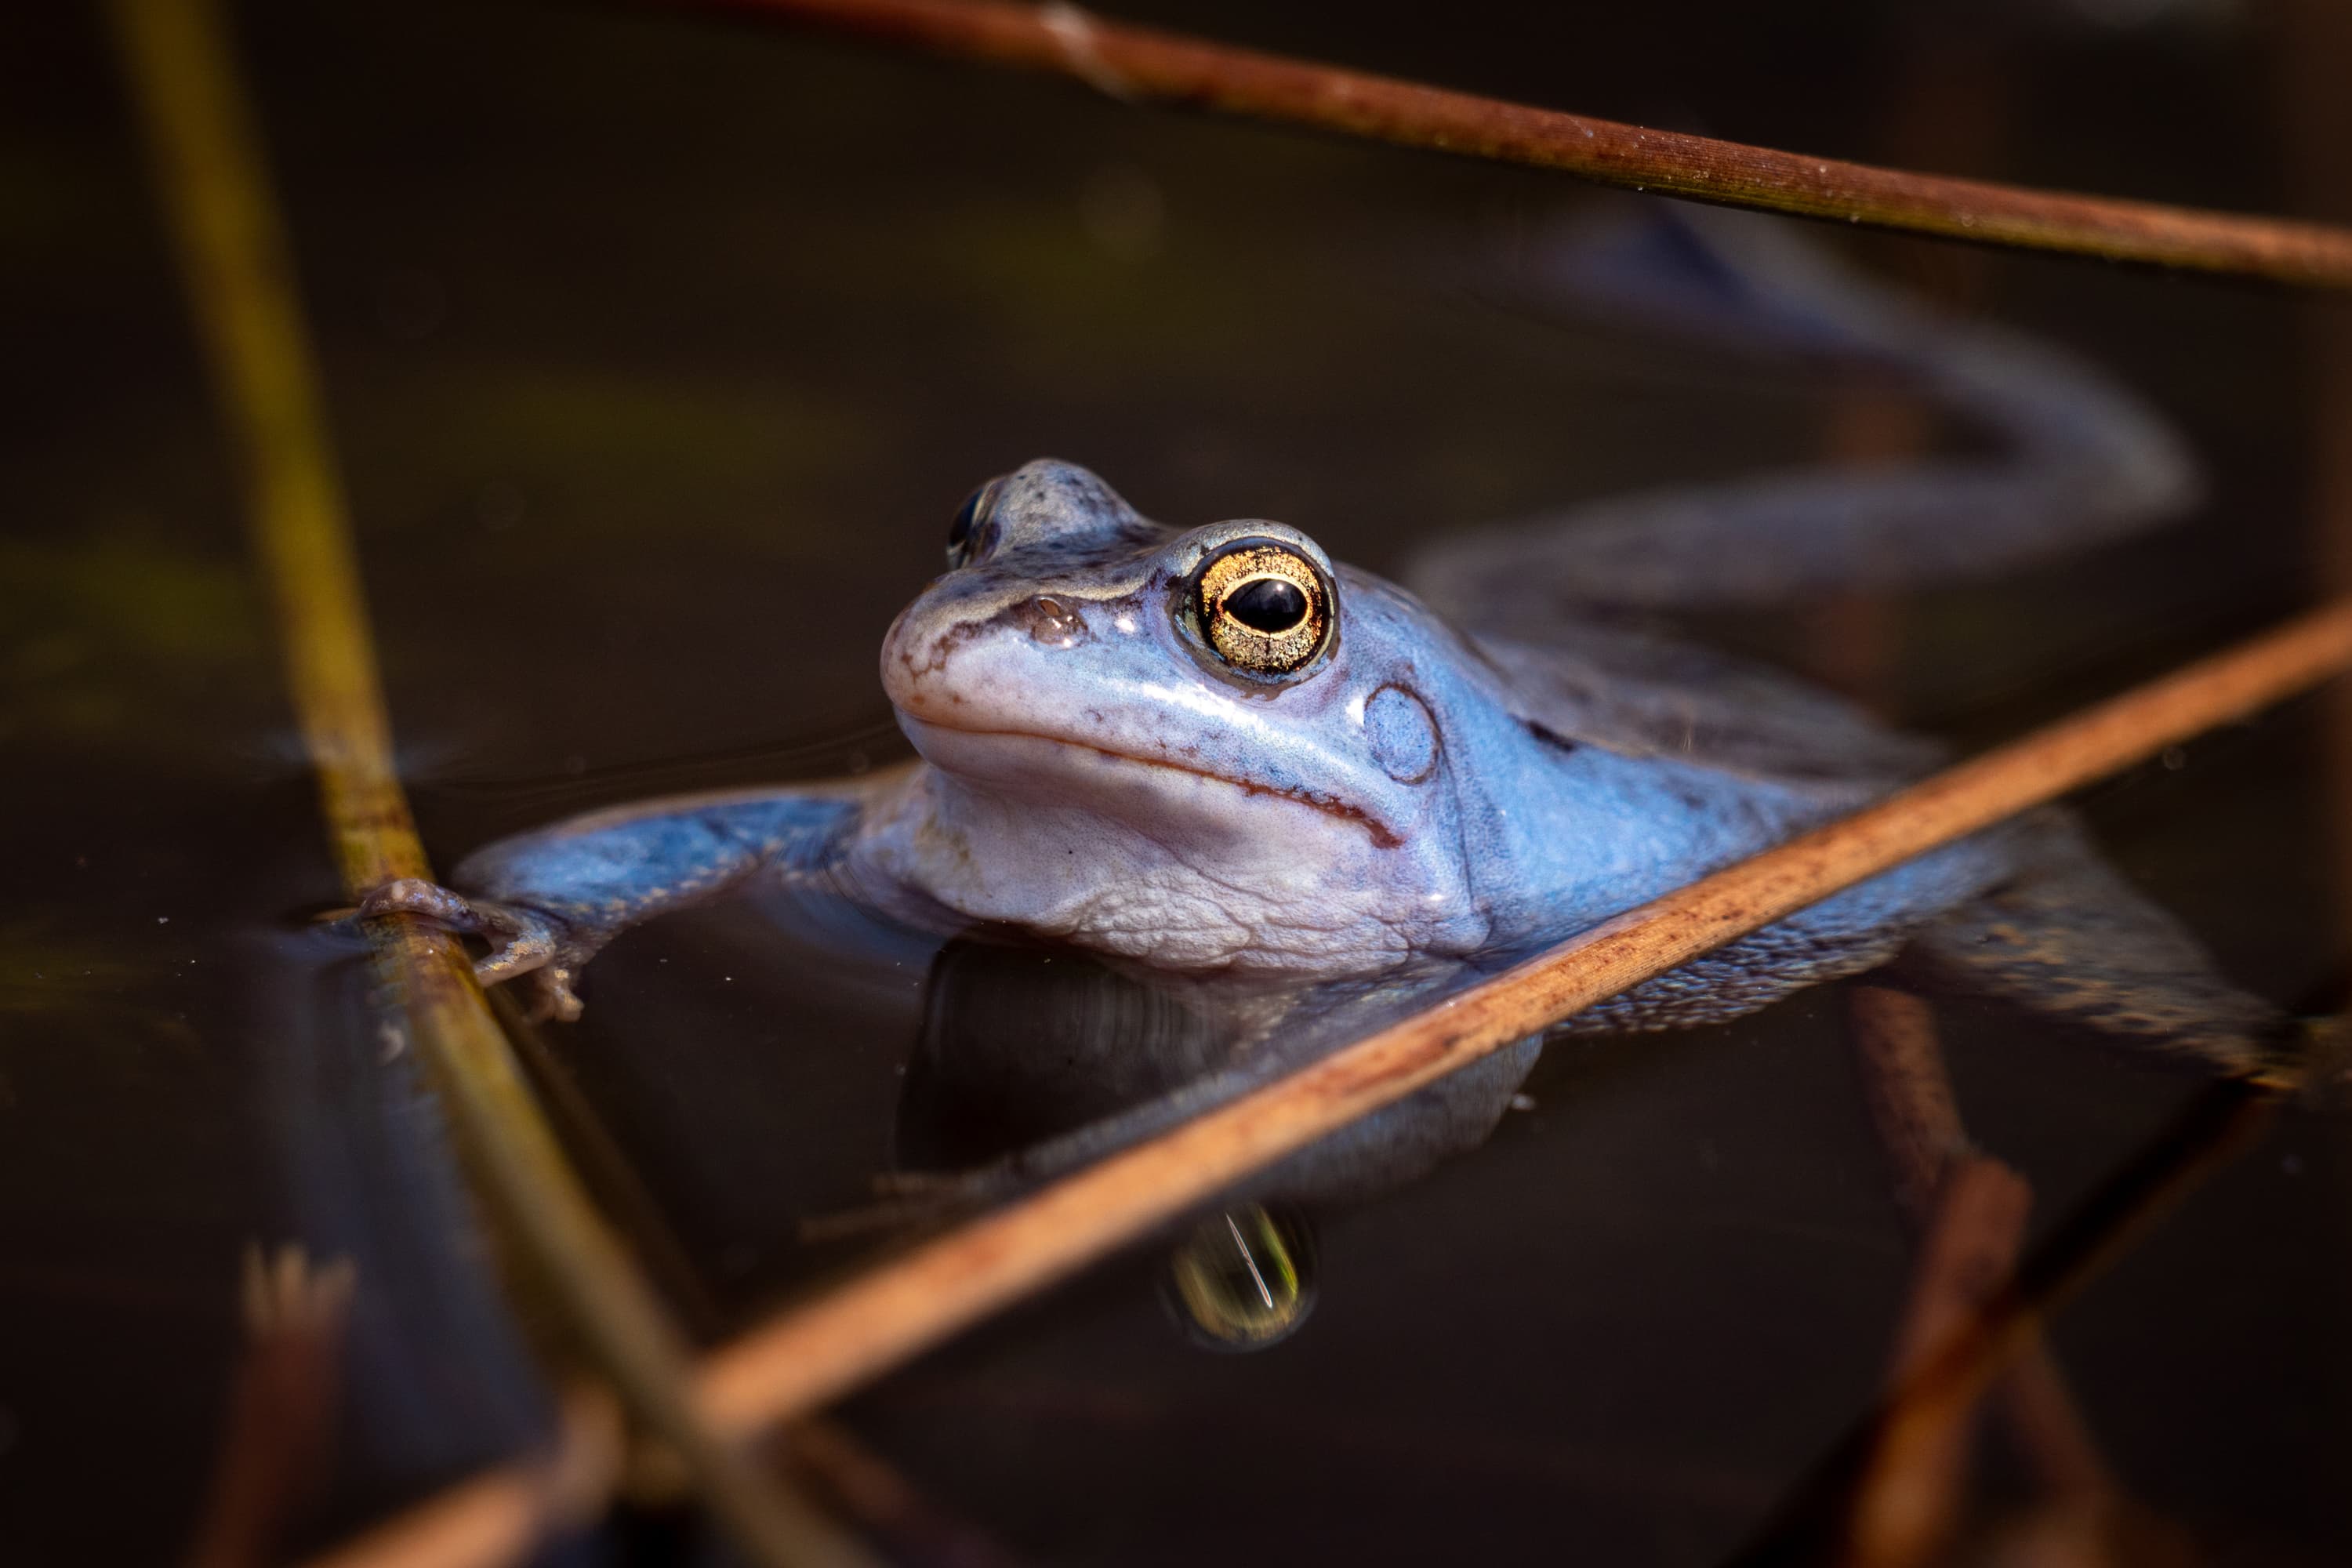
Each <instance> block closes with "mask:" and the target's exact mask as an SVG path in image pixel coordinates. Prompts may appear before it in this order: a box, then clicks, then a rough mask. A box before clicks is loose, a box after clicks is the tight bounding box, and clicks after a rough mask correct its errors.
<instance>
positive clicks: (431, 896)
mask: <svg viewBox="0 0 2352 1568" xmlns="http://www.w3.org/2000/svg"><path fill="white" fill-rule="evenodd" d="M359 912H360V915H361V917H362V919H372V918H373V917H375V916H378V915H415V916H417V917H418V918H419V919H422V920H428V921H433V922H434V923H435V924H436V925H442V926H446V927H448V928H449V929H450V930H451V931H464V932H466V933H467V934H468V935H476V934H479V933H480V932H482V931H484V930H486V929H487V928H486V927H485V925H484V922H483V919H482V916H481V913H480V911H478V910H476V908H475V907H474V905H473V904H472V903H471V902H470V901H469V900H467V898H466V897H465V895H463V894H462V893H453V892H451V891H450V890H449V889H446V888H445V887H443V886H442V885H441V884H440V883H438V882H428V881H426V880H425V879H423V878H422V877H403V878H401V879H399V880H397V881H392V882H386V883H385V884H384V885H383V887H381V888H376V889H372V890H370V892H369V893H368V895H367V897H365V898H363V899H362V900H360V908H359Z"/></svg>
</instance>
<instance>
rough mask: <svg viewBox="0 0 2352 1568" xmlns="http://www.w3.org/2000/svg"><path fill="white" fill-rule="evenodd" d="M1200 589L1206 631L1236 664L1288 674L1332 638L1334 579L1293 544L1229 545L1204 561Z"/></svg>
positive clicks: (1221, 654) (1220, 653) (1196, 590)
mask: <svg viewBox="0 0 2352 1568" xmlns="http://www.w3.org/2000/svg"><path fill="white" fill-rule="evenodd" d="M1192 593H1193V602H1194V607H1195V609H1196V611H1197V613H1198V614H1199V616H1200V617H1201V634H1202V636H1203V637H1206V638H1207V639H1208V643H1209V646H1210V647H1213V648H1214V649H1215V650H1216V652H1217V657H1218V658H1222V659H1223V660H1224V661H1225V662H1226V663H1227V664H1230V665H1232V666H1233V667H1234V668H1236V669H1244V670H1248V671H1250V672H1252V673H1253V674H1257V675H1288V674H1290V673H1291V672H1292V671H1294V670H1297V669H1302V668H1305V667H1306V666H1307V664H1309V663H1310V662H1312V661H1313V659H1314V658H1315V656H1316V655H1317V654H1319V653H1321V652H1322V651H1323V647H1324V645H1325V644H1326V643H1327V642H1328V641H1329V640H1330V631H1331V588H1330V583H1329V580H1328V578H1326V577H1325V576H1324V575H1323V574H1322V572H1321V570H1320V569H1319V568H1318V567H1317V566H1316V564H1315V563H1313V562H1312V561H1309V560H1308V559H1307V557H1306V556H1304V555H1301V554H1299V553H1298V552H1297V551H1295V550H1292V549H1289V548H1288V547H1286V546H1285V545H1281V544H1276V543H1275V542H1271V541H1267V540H1244V541H1243V542H1240V543H1238V544H1234V545H1230V546H1228V547H1227V548H1226V549H1225V550H1224V551H1223V552H1222V553H1220V554H1217V555H1213V556H1212V557H1210V558H1209V560H1208V561H1207V562H1206V563H1203V564H1202V568H1201V573H1200V575H1199V577H1198V578H1196V579H1195V580H1194V587H1193V590H1192Z"/></svg>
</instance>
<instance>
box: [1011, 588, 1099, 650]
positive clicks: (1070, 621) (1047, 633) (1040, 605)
mask: <svg viewBox="0 0 2352 1568" xmlns="http://www.w3.org/2000/svg"><path fill="white" fill-rule="evenodd" d="M1006 615H1007V616H1008V618H1009V619H1011V620H1012V621H1013V622H1014V623H1015V624H1016V625H1019V626H1026V627H1028V628H1029V635H1030V636H1031V637H1034V638H1035V639H1036V640H1037V641H1039V642H1041V643H1044V644H1045V645H1046V646H1047V647H1076V646H1077V645H1078V644H1080V643H1082V642H1084V641H1086V639H1087V623H1086V620H1085V618H1084V617H1083V616H1080V615H1079V614H1078V611H1077V606H1076V605H1072V604H1070V603H1069V602H1068V601H1066V600H1063V599H1057V598H1055V597H1054V595H1051V594H1040V595H1037V596H1036V597H1035V598H1034V599H1024V600H1023V601H1022V602H1021V603H1020V604H1018V605H1013V608H1012V609H1011V610H1009V611H1007V612H1006Z"/></svg>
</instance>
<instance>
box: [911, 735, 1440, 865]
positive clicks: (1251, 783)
mask: <svg viewBox="0 0 2352 1568" xmlns="http://www.w3.org/2000/svg"><path fill="white" fill-rule="evenodd" d="M899 721H900V723H901V724H902V725H904V726H905V727H906V728H907V731H908V739H909V740H911V741H913V742H915V749H916V750H917V751H919V752H922V753H923V756H924V758H925V759H926V760H927V761H929V763H931V765H932V766H933V767H936V768H938V769H940V771H941V772H942V773H953V774H957V775H959V776H961V775H963V774H964V773H966V772H967V769H966V768H965V767H961V766H959V765H958V763H959V761H966V762H968V761H970V759H958V758H956V757H954V755H953V752H954V750H955V745H956V742H947V743H946V744H944V745H941V744H939V743H938V742H932V743H930V744H926V740H927V738H928V737H930V736H933V735H938V736H941V737H944V736H956V737H959V738H961V739H962V740H966V741H978V742H983V743H984V742H991V741H1011V742H1033V743H1035V744H1039V745H1046V746H1053V747H1056V748H1059V749H1060V750H1062V751H1065V752H1076V753H1080V754H1091V755H1093V756H1096V757H1099V758H1101V759H1102V760H1104V761H1105V762H1108V763H1114V764H1117V763H1124V764H1126V765H1128V766H1130V767H1139V768H1155V769H1158V770H1160V771H1161V772H1163V773H1181V774H1185V775H1187V776H1189V777H1192V778H1197V779H1208V780H1210V781H1212V782H1213V783H1216V784H1231V785H1232V786H1233V787H1234V788H1235V789H1238V790H1240V791H1241V792H1242V793H1244V795H1259V796H1265V797H1269V798H1273V799H1277V800H1287V801H1290V802H1292V803H1293V804H1295V805H1303V806H1306V807H1307V809H1308V810H1310V811H1318V812H1320V813H1322V814H1323V815H1324V816H1328V817H1331V818H1333V819H1335V820H1337V821H1339V822H1344V823H1347V824H1349V825H1350V826H1355V827H1360V828H1361V829H1363V831H1364V835H1365V837H1368V838H1370V840H1371V841H1372V847H1374V848H1376V849H1396V848H1401V847H1402V846H1403V844H1404V839H1403V837H1402V836H1401V835H1400V834H1399V833H1398V832H1397V831H1396V830H1395V829H1394V828H1392V827H1391V826H1389V825H1388V824H1387V823H1385V822H1382V821H1381V819H1380V818H1379V817H1377V816H1373V815H1372V814H1371V813H1370V812H1369V811H1366V810H1365V809H1364V808H1363V807H1362V806H1360V805H1356V804H1355V803H1353V802H1352V801H1345V800H1340V799H1338V798H1336V797H1334V796H1332V795H1326V794H1323V793H1321V792H1319V791H1316V790H1310V789H1305V788H1301V787H1299V786H1297V785H1285V784H1266V783H1264V782H1262V781H1259V780H1256V779H1237V778H1234V776H1233V775H1231V774H1230V773H1218V772H1216V771H1215V770H1214V769H1213V768H1203V767H1199V766H1196V765H1194V764H1192V763H1181V762H1176V761H1174V760H1172V759H1171V758H1167V757H1146V756H1139V755H1138V754H1137V753H1135V752H1122V751H1118V750H1116V749H1114V748H1112V747H1108V746H1104V745H1099V744H1097V743H1096V742H1092V741H1076V740H1072V739H1070V738H1069V737H1067V736H1066V735H1053V734H1048V733H1046V732H1045V731H1042V730H984V729H979V728H976V727H966V726H964V725H961V724H943V723H940V721H938V720H936V719H917V718H914V717H913V716H912V715H910V714H908V713H905V712H903V711H902V712H901V713H900V714H899ZM998 776H1000V777H1001V776H1002V775H1001V773H1000V774H999V775H998Z"/></svg>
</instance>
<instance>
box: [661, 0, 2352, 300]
mask: <svg viewBox="0 0 2352 1568" xmlns="http://www.w3.org/2000/svg"><path fill="white" fill-rule="evenodd" d="M678 3H683V4H687V5H694V6H697V7H699V8H702V9H708V10H716V11H724V12H729V13H733V14H737V15H741V16H755V17H759V18H762V19H767V20H774V21H781V22H793V23H798V24H801V25H803V26H812V27H822V28H824V29H826V30H828V31H832V32H837V33H844V34H849V35H854V36H856V37H863V38H869V39H873V40H875V41H877V42H880V43H887V44H893V45H898V46H901V47H909V48H918V49H924V50H928V51H929V52H931V53H934V54H940V55H949V56H953V57H955V58H961V59H970V60H977V61H981V62H982V63H985V64H989V65H998V66H1009V67H1012V68H1015V69H1020V70H1033V71H1044V72H1047V73H1050V74H1052V75H1055V76H1064V77H1068V78H1070V79H1074V80H1076V81H1081V82H1084V83H1086V84H1087V86H1089V87H1092V88H1095V89H1097V90H1099V91H1102V92H1105V93H1108V94H1109V95H1110V96H1111V97H1113V98H1118V99H1120V100H1129V101H1134V102H1148V103H1163V104H1169V105H1171V106H1174V107H1178V108H1183V109H1201V110H1213V111H1216V112H1218V113H1223V114H1234V115H1241V116H1244V117H1246V118H1249V119H1254V120H1265V121H1276V122H1277V123H1281V124H1286V125H1302V126H1307V127H1310V128H1312V129H1314V130H1318V131H1328V132H1338V133H1339V134H1341V135H1347V136H1360V137H1364V138H1367V139H1369V140H1371V141H1377V142H1395V143H1398V144H1400V145H1402V146H1407V147H1420V148H1426V149H1428V150H1431V151H1433V152H1441V153H1459V154H1462V155H1463V156H1465V157H1473V158H1487V159H1493V160H1496V161H1497V162H1500V163H1523V164H1528V165H1530V166H1532V167H1535V168H1539V169H1557V170H1559V171H1560V172H1561V173H1563V174H1573V175H1575V176H1576V177H1578V178H1579V179H1584V180H1591V181H1592V182H1594V183H1596V184H1603V185H1616V186H1619V187H1622V188H1624V189H1628V190H1636V191H1655V192H1659V193H1662V194H1664V195H1673V196H1684V197H1687V198H1689V199H1691V200H1693V201H1702V202H1712V203H1716V204H1717V205H1723V206H1736V207H1753V208H1757V209H1759V210H1760V211H1765V212H1780V213H1791V214H1795V215H1797V216H1802V217H1813V218H1825V219H1830V220H1832V221H1835V222H1839V223H1848V224H1858V225H1861V226H1865V227H1869V228H1884V229H1894V230H1898V231H1901V232H1904V233H1907V234H1927V235H1937V236H1940V237H1944V238H1947V239H1962V240H1969V241H1971V242H1974V243H1977V244H1980V245H1998V246H2011V247H2022V248H2025V249H2032V250H2052V251H2063V252H2066V253H2069V254H2072V255H2076V256H2095V257H2099V258H2103V259H2105V260H2109V261H2129V262H2139V263H2145V264H2147V265H2151V266H2157V267H2174V268H2189V269H2193V270H2197V271H2204V272H2223V273H2238V274H2242V275H2245V276H2248V277H2255V278H2267V279H2273V280H2275V281H2278V282H2284V283H2295V284H2303V285H2307V286H2310V287H2314V288H2323V289H2345V288H2352V230H2347V229H2344V228H2340V227H2334V226H2327V225H2324V224H2313V223H2298V222H2293V221H2289V220H2285V219H2279V218H2269V217H2255V216H2238V215H2233V214H2228V213H2215V212H2203V211H2199V210H2197V209H2194V208H2189V207H2177V206H2166V205H2158V204H2156V203H2151V202H2132V201H2118V200H2115V199H2112V198H2108V197H2103V196H2088V195H2073V194H2069V193H2064V192H2056V191H2036V190H2028V189H2025V188H2023V187H2021V186H2017V185H2005V184H1994V183H1991V182H1989V181H1982V180H1962V179H1952V178H1948V177H1945V176H1942V175H1937V174H1913V173H1909V172H1906V171H1904V170H1899V169H1883V168H1877V167H1874V166H1872V165H1870V164H1866V163H1845V162H1843V161H1841V160H1838V159H1834V158H1815V157H1810V156H1808V155H1806V154H1804V153H1783V152H1778V151H1775V150H1774V149H1771V148H1769V147H1750V146H1747V145H1744V144H1742V143H1740V142H1722V141H1717V140H1716V139H1715V138H1713V137H1707V136H1691V135H1685V134H1684V133H1682V132H1673V131H1653V130H1648V129H1645V128H1643V127H1641V126H1636V125H1624V124H1620V123H1618V122H1617V121H1609V120H1596V119H1593V118H1592V117H1591V116H1589V115H1582V114H1570V113H1566V112H1564V111H1561V110H1549V109H1534V108H1530V107H1528V106H1527V105H1525V104H1517V103H1508V102H1505V101H1503V100H1499V99H1492V98H1482V97H1479V96H1477V95H1476V94H1474V93H1466V92H1454V91H1449V90H1447V89H1444V88H1437V87H1429V86H1424V85H1423V84H1421V83H1418V82H1410V81H1402V80H1399V79H1395V78H1393V77H1383V76H1373V75H1369V74H1367V73H1365V72H1362V71H1353V70H1347V69H1343V68H1339V67H1337V66H1327V65H1319V64H1317V63H1315V62H1313V61H1308V60H1297V59H1289V58H1284V57H1282V56H1278V55H1270V54H1264V53H1260V52H1258V51H1256V50H1253V49H1241V48H1234V47H1229V46H1226V45H1223V44H1216V43H1211V42H1208V41H1205V40H1202V39H1199V38H1192V37H1185V36H1183V35H1181V34H1177V33H1167V32H1161V31H1159V30H1157V29H1154V28H1150V27H1137V26H1128V25H1126V24H1124V23H1118V22H1110V21H1105V20H1104V19H1102V18H1100V17H1098V16H1091V15H1089V14H1087V12H1085V11H1082V10H1080V9H1078V8H1077V7H1076V6H1075V5H1064V4H1053V5H1019V4H1013V3H1011V0H678Z"/></svg>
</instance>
